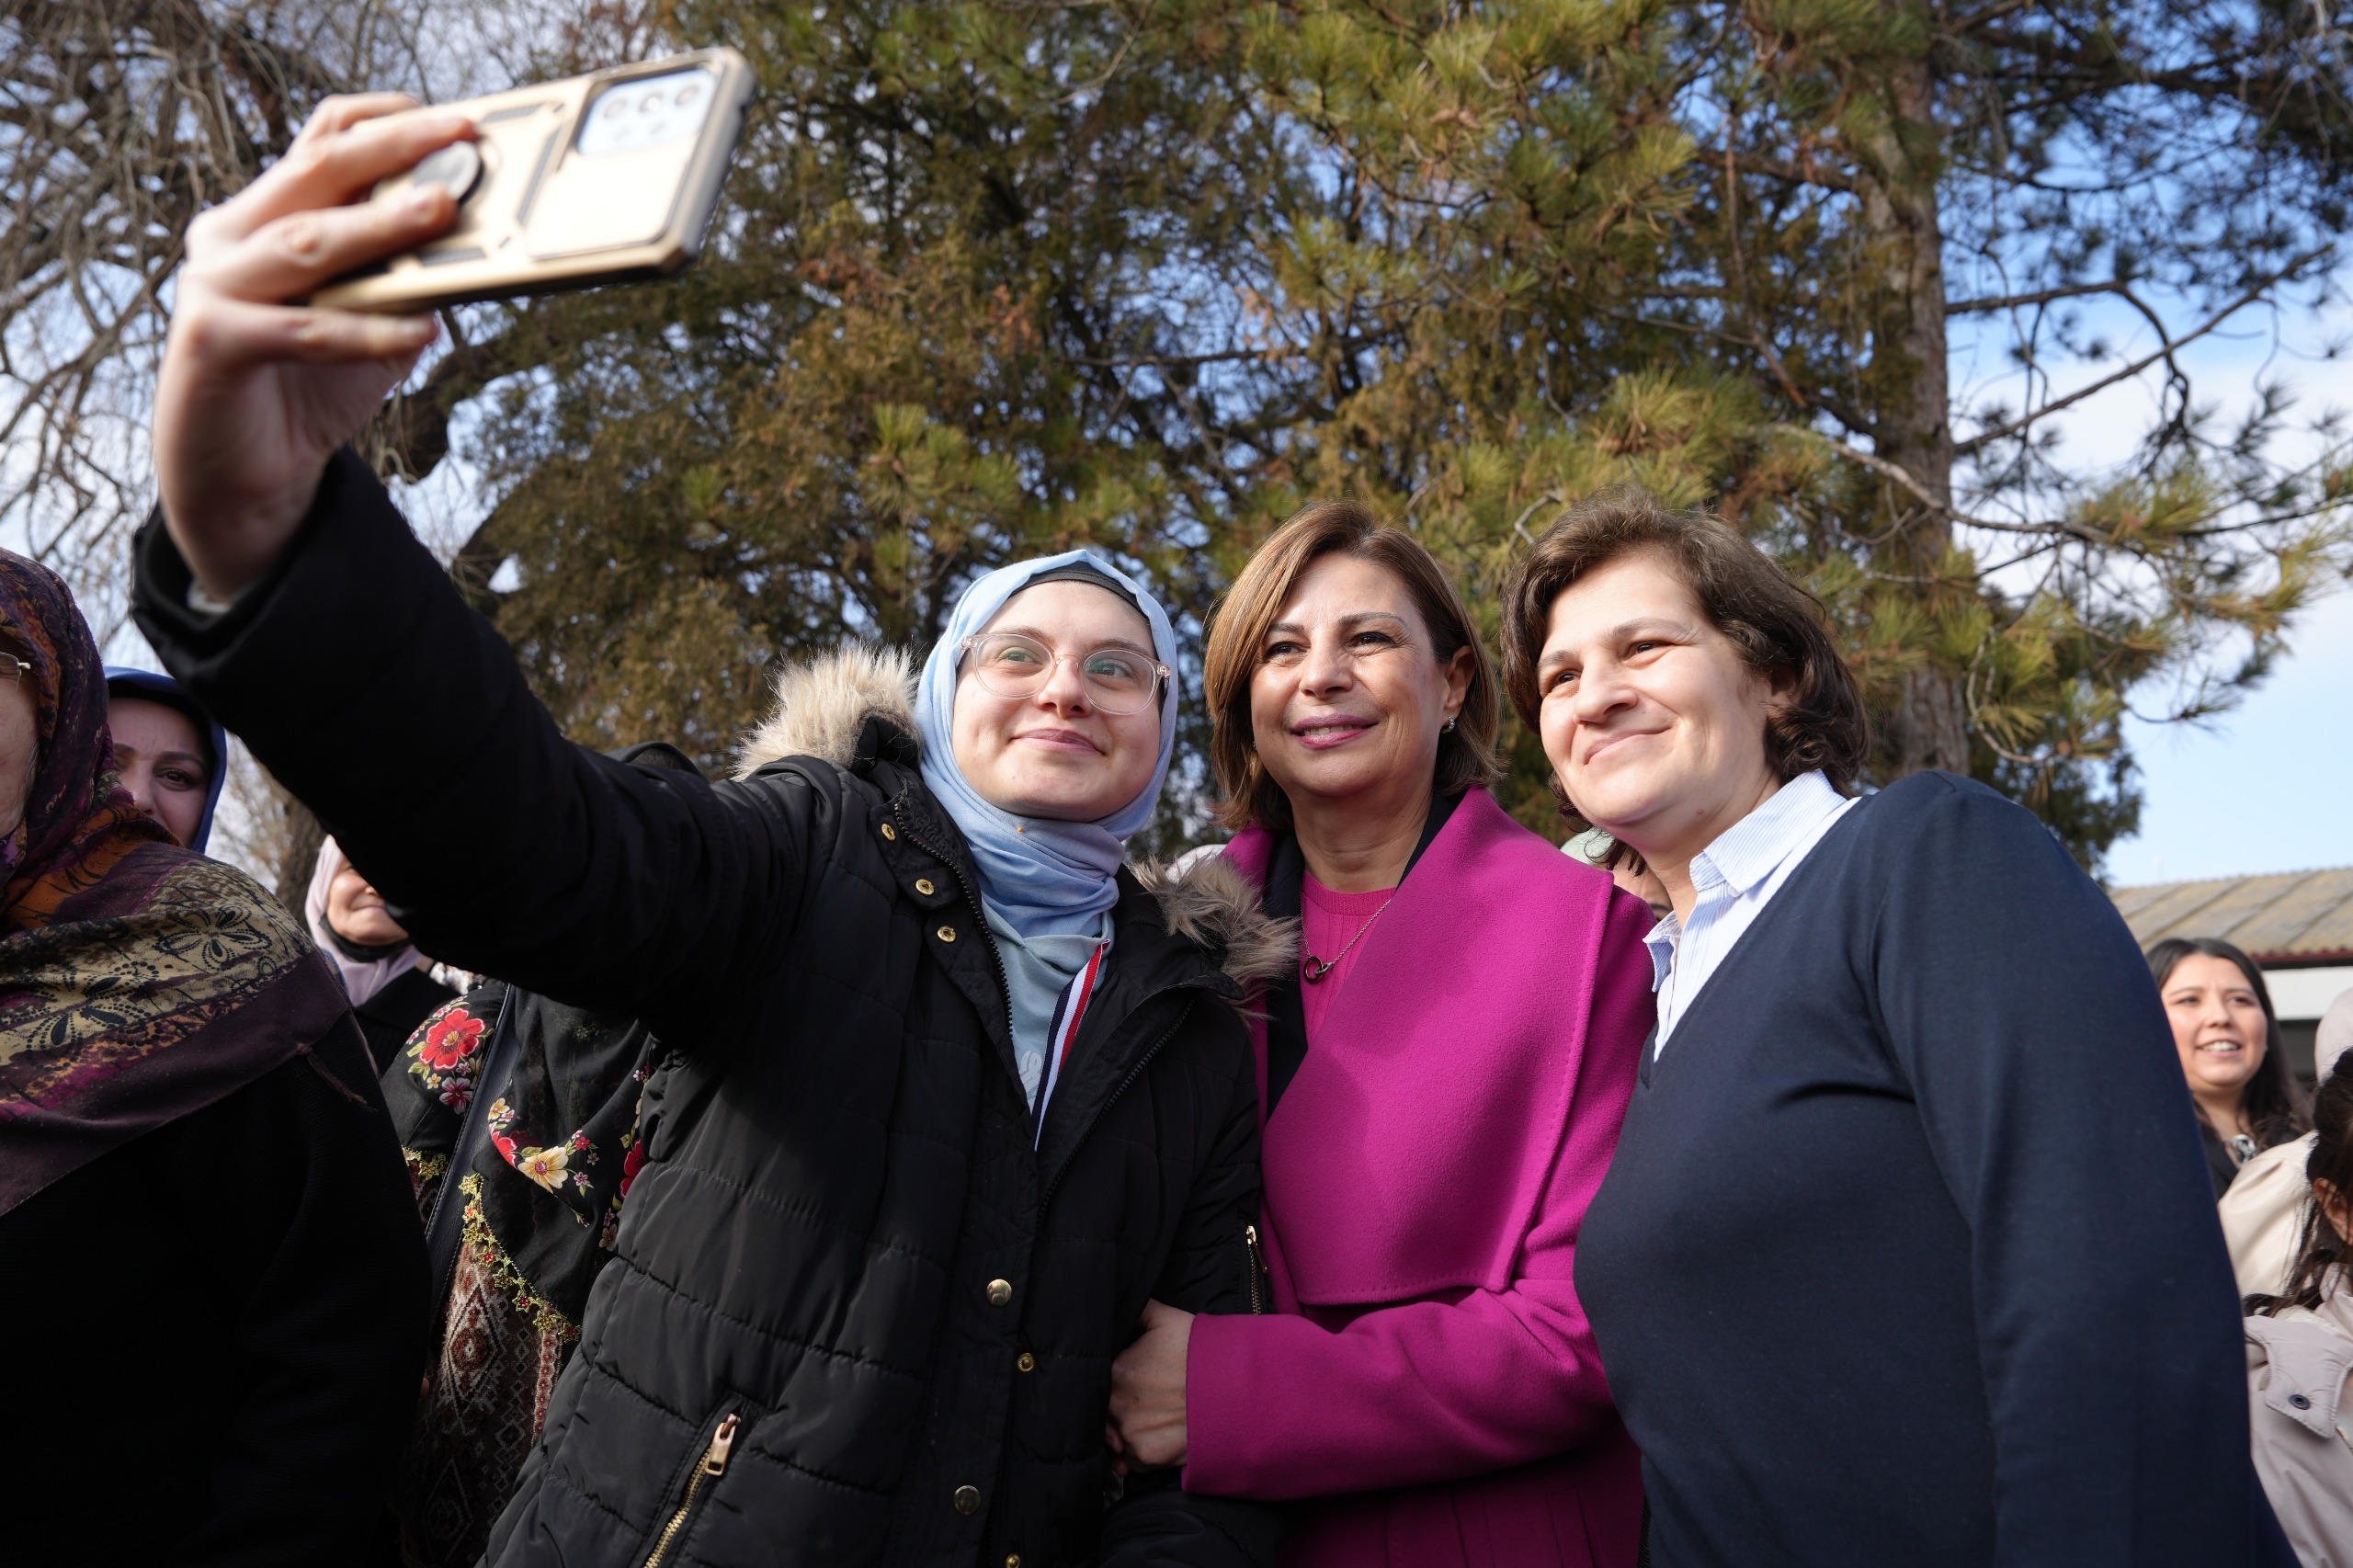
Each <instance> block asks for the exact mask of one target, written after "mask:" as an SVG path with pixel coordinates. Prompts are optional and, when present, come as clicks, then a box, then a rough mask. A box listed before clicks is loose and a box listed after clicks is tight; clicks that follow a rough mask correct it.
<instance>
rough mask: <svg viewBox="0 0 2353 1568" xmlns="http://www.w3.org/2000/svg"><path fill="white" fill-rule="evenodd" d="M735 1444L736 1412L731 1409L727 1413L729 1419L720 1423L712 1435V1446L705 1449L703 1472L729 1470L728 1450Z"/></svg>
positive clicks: (720, 1473) (720, 1472)
mask: <svg viewBox="0 0 2353 1568" xmlns="http://www.w3.org/2000/svg"><path fill="white" fill-rule="evenodd" d="M734 1446H735V1413H734V1412H733V1411H732V1410H731V1411H729V1412H728V1413H727V1419H726V1420H724V1421H722V1422H721V1423H720V1424H719V1430H718V1431H716V1432H713V1433H712V1434H711V1435H710V1448H708V1449H704V1450H703V1455H702V1472H703V1473H704V1474H705V1475H724V1474H725V1473H726V1472H727V1454H728V1450H730V1449H733V1448H734Z"/></svg>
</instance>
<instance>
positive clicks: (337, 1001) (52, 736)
mask: <svg viewBox="0 0 2353 1568" xmlns="http://www.w3.org/2000/svg"><path fill="white" fill-rule="evenodd" d="M0 631H6V634H7V635H8V637H9V638H11V639H12V640H14V641H15V642H18V643H19V644H21V645H22V646H23V647H24V649H25V650H26V654H25V656H26V658H27V659H28V662H30V663H31V665H32V666H33V669H32V673H31V675H30V676H29V677H28V678H29V680H30V683H31V685H32V687H33V696H34V705H35V710H36V712H37V715H38V719H37V725H36V739H35V744H36V747H37V756H36V758H35V762H34V768H33V778H32V785H31V790H30V792H29V794H28V798H27V801H26V803H25V814H24V819H23V821H22V822H21V823H19V824H17V827H16V828H15V829H14V830H12V831H11V832H10V833H9V834H8V835H6V838H5V839H0V1214H6V1213H7V1212H9V1211H10V1210H14V1209H15V1208H16V1207H17V1205H19V1204H21V1203H23V1202H25V1201H26V1200H27V1199H30V1198H32V1197H33V1196H34V1195H35V1194H37V1193H39V1192H40V1191H41V1189H42V1188H44V1187H47V1186H49V1185H50V1184H51V1182H54V1181H56V1180H58V1179H59V1178H61V1177H63V1176H68V1175H71V1174H72V1173H73V1172H74V1171H76V1170H78V1169H80V1168H81V1167H82V1166H84V1165H88V1164H89V1163H90V1162H91V1161H93V1160H95V1159H97V1158H98V1157H99V1156H100V1155H102V1154H105V1153H108V1152H109V1151H110V1150H113V1149H115V1148H118V1147H119V1146H120V1145H122V1144H124V1143H127V1142H131V1140H132V1139H134V1138H137V1137H140V1136H141V1135H142V1134H144V1133H147V1132H150V1131H153V1130H155V1129H156V1128H159V1127H161V1126H163V1125H165V1123H167V1122H171V1121H175V1120H177V1119H180V1118H182V1117H185V1116H188V1115H189V1114H191V1113H192V1112H195V1111H197V1110H200V1109H202V1108H204V1107H206V1106H208V1105H210V1104H212V1103H213V1102H215V1101H217V1100H220V1099H222V1098H225V1097H226V1096H229V1095H231V1094H233V1093H235V1092H236V1091H237V1090H239V1089H241V1088H243V1087H244V1086H245V1085H248V1084H250V1083H252V1082H254V1081H255V1080H256V1079H257V1078H259V1077H261V1076H262V1075H263V1074H266V1073H268V1072H270V1071H271V1070H272V1069H274V1068H277V1067H278V1066H281V1065H283V1064H284V1063H285V1062H289V1061H290V1060H291V1059H292V1058H293V1057H294V1056H295V1054H296V1053H297V1052H299V1051H305V1050H307V1049H309V1047H310V1046H311V1045H312V1044H313V1042H315V1041H316V1040H319V1039H321V1038H322V1037H324V1035H325V1034H326V1033H327V1031H329V1030H330V1029H332V1028H335V1025H336V1024H337V1023H338V1022H339V1021H341V1020H342V1019H343V1018H345V1017H347V1008H346V1004H345V1002H344V998H343V992H342V989H341V987H339V986H338V985H336V984H335V977H334V975H333V974H331V973H330V972H328V971H327V970H326V968H325V967H324V965H323V964H322V963H321V962H320V961H319V960H318V958H317V957H316V955H315V954H314V953H313V951H312V949H311V945H310V943H309V942H307V941H306V940H304V939H303V937H302V933H301V928H300V927H299V926H296V925H295V924H294V922H293V921H292V919H290V917H289V916H288V915H287V914H286V912H285V911H284V910H283V909H282V908H280V907H279V906H278V902H277V901H276V900H275V899H273V898H271V897H270V896H269V895H268V894H267V893H266V892H263V891H262V890H261V889H260V888H259V887H257V886H256V885H255V883H254V882H253V881H252V879H251V878H249V877H247V876H245V875H244V873H243V872H241V871H238V870H236V869H233V868H232V867H229V866H224V865H222V864H221V863H219V862H218V861H214V860H208V859H206V858H204V857H202V856H200V855H198V854H196V853H194V852H193V851H190V850H187V849H182V848H181V847H180V846H177V845H176V844H174V843H173V842H171V838H170V835H167V834H166V833H165V831H164V829H163V828H162V827H161V826H159V825H158V824H156V823H154V822H153V820H151V819H150V818H149V817H147V816H146V815H145V814H144V813H143V812H141V811H140V810H139V809H138V808H137V807H136V806H135V805H133V804H132V803H131V796H130V794H129V793H128V792H127V791H125V790H122V789H120V788H119V785H118V783H117V781H116V778H115V772H114V745H113V742H112V739H111V737H110V736H109V735H108V732H107V686H106V676H105V673H104V670H103V668H102V666H101V665H100V664H99V661H98V650H97V644H96V643H95V642H93V641H92V639H91V637H90V629H89V627H88V626H87V625H86V624H85V622H84V621H83V619H82V613H81V611H80V610H79V609H77V608H74V599H73V596H72V595H71V594H70V593H68V592H67V590H66V587H65V585H64V584H63V583H62V582H60V581H59V580H58V578H57V576H56V574H54V573H51V571H49V570H48V568H46V567H44V566H41V565H40V564H38V563H36V562H31V561H28V560H26V559H25V558H24V557H23V556H20V555H16V554H12V553H10V552H8V551H0Z"/></svg>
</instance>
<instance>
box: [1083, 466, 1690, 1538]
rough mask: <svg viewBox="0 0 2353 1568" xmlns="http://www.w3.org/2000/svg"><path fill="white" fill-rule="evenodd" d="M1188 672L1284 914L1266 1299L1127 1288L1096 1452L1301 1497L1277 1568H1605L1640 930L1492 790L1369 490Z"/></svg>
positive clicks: (1598, 878) (1276, 543) (1278, 547)
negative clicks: (1605, 1365)
mask: <svg viewBox="0 0 2353 1568" xmlns="http://www.w3.org/2000/svg"><path fill="white" fill-rule="evenodd" d="M1206 676H1207V686H1208V695H1209V703H1210V710H1211V716H1212V722H1213V723H1214V724H1215V726H1216V728H1215V733H1214V736H1213V739H1212V743H1211V753H1212V756H1213V759H1214V761H1215V764H1216V767H1217V770H1218V775H1219V780H1220V783H1221V784H1222V787H1223V790H1224V792H1225V795H1226V797H1227V799H1228V801H1229V802H1230V804H1229V806H1228V817H1227V820H1228V821H1229V823H1230V824H1232V825H1233V826H1235V827H1238V828H1240V829H1242V830H1243V831H1242V833H1241V835H1240V836H1239V837H1237V838H1236V839H1235V840H1234V841H1233V843H1232V844H1231V845H1229V846H1227V848H1226V850H1225V854H1226V856H1227V858H1229V859H1231V860H1232V861H1233V863H1234V864H1235V866H1236V867H1237V868H1238V869H1241V870H1242V871H1243V872H1244V873H1245V875H1246V876H1247V877H1249V878H1250V879H1251V880H1252V881H1254V882H1256V884H1257V885H1258V886H1259V887H1260V888H1261V889H1262V891H1263V894H1264V896H1265V898H1266V901H1267V909H1268V912H1269V913H1271V914H1275V915H1296V916H1299V917H1301V919H1302V944H1301V948H1302V957H1301V960H1300V970H1299V972H1298V973H1297V974H1296V975H1295V976H1291V977H1289V978H1287V979H1286V980H1285V981H1282V982H1279V983H1277V984H1276V985H1274V986H1273V987H1272V988H1271V989H1270V990H1269V992H1268V993H1267V995H1266V996H1265V997H1264V998H1263V1006H1262V1008H1261V1011H1262V1013H1263V1015H1264V1017H1263V1020H1262V1022H1261V1023H1260V1024H1258V1025H1257V1026H1256V1027H1255V1028H1254V1031H1253V1032H1254V1035H1255V1039H1256V1046H1257V1052H1258V1072H1259V1075H1260V1076H1259V1089H1260V1093H1259V1105H1260V1108H1261V1109H1260V1114H1261V1116H1262V1117H1263V1118H1264V1137H1265V1144H1264V1149H1265V1155H1264V1157H1265V1170H1266V1197H1265V1211H1264V1223H1263V1224H1262V1225H1261V1226H1260V1228H1259V1230H1258V1233H1257V1237H1256V1240H1257V1244H1258V1247H1259V1250H1260V1253H1261V1256H1262V1259H1263V1264H1264V1267H1265V1270H1266V1273H1267V1278H1268V1284H1269V1287H1270V1299H1269V1301H1268V1305H1269V1306H1270V1307H1271V1308H1272V1311H1271V1312H1267V1313H1263V1314H1259V1315H1248V1316H1229V1317H1222V1318H1211V1317H1198V1318H1197V1317H1193V1316H1191V1315H1189V1314H1187V1313H1184V1312H1175V1311H1173V1310H1170V1309H1168V1308H1166V1307H1164V1306H1162V1305H1160V1304H1159V1303H1157V1302H1155V1303H1154V1304H1153V1306H1152V1307H1150V1308H1149V1309H1147V1312H1146V1314H1145V1332H1144V1333H1143V1335H1142V1337H1140V1338H1139V1339H1138V1340H1137V1342H1136V1343H1135V1345H1134V1346H1131V1348H1130V1349H1129V1351H1128V1352H1127V1353H1126V1354H1125V1355H1124V1356H1123V1357H1122V1358H1120V1362H1119V1363H1118V1365H1117V1366H1116V1367H1115V1368H1114V1369H1113V1386H1112V1406H1111V1408H1112V1415H1113V1418H1114V1431H1113V1434H1112V1442H1113V1446H1114V1447H1115V1448H1118V1449H1121V1450H1122V1451H1123V1452H1124V1453H1125V1455H1126V1458H1127V1461H1128V1462H1129V1463H1130V1464H1132V1465H1136V1466H1154V1465H1167V1464H1176V1463H1182V1464H1183V1466H1184V1483H1185V1486H1186V1488H1187V1489H1188V1491H1192V1492H1197V1493H1212V1494H1228V1495H1238V1496H1246V1497H1253V1498H1259V1499H1269V1500H1283V1501H1294V1500H1295V1501H1298V1502H1300V1503H1301V1504H1302V1506H1300V1507H1298V1508H1297V1509H1295V1510H1294V1517H1293V1520H1292V1525H1291V1529H1290V1536H1289V1539H1288V1540H1287V1541H1286V1543H1285V1546H1284V1549H1283V1562H1285V1564H1286V1565H1288V1568H1322V1565H1325V1564H1329V1565H1332V1568H1340V1565H1344V1564H1349V1565H1353V1564H1362V1563H1369V1562H1414V1563H1416V1564H1424V1565H1438V1568H1442V1565H1444V1564H1449V1563H1461V1564H1465V1565H1469V1564H1474V1563H1475V1564H1482V1565H1485V1564H1496V1565H1508V1564H1522V1563H1525V1564H1537V1563H1543V1564H1553V1563H1563V1564H1573V1565H1574V1564H1588V1563H1590V1564H1611V1565H1617V1564H1631V1563H1632V1562H1634V1561H1635V1558H1636V1554H1637V1552H1638V1551H1639V1546H1640V1538H1641V1530H1642V1511H1643V1504H1642V1483H1641V1461H1640V1459H1639V1457H1638V1456H1637V1454H1636V1452H1635V1450H1634V1447H1633V1444H1632V1442H1631V1439H1630V1438H1629V1437H1628V1436H1627V1434H1626V1431H1625V1428H1624V1427H1623V1426H1621V1425H1620V1422H1619V1419H1618V1415H1617V1412H1616V1410H1615V1409H1614V1408H1613V1406H1612V1404H1611V1402H1610V1394H1609V1388H1608V1383H1607V1381H1605V1380H1604V1378H1603V1375H1602V1369H1601V1364H1600V1360H1599V1358H1598V1356H1597V1353H1596V1351H1595V1348H1594V1339H1593V1333H1592V1330H1591V1328H1590V1326H1589V1325H1588V1324H1586V1315H1585V1311H1584V1309H1583V1307H1582V1306H1581V1305H1580V1304H1579V1302H1578V1300H1577V1292H1576V1287H1575V1283H1574V1278H1573V1270H1574V1260H1575V1250H1576V1238H1577V1233H1578V1230H1579V1228H1580V1225H1581V1224H1582V1221H1583V1220H1584V1216H1585V1210H1586V1204H1587V1203H1588V1202H1590V1201H1591V1199H1592V1197H1593V1194H1594V1192H1595V1190H1596V1189H1597V1187H1599V1186H1600V1184H1601V1178H1602V1176H1603V1173H1604V1172H1605V1171H1606V1170H1607V1169H1608V1164H1609V1159H1610V1154H1611V1152H1612V1150H1613V1149H1614V1148H1615V1147H1616V1144H1617V1142H1618V1129H1619V1123H1620V1120H1621V1119H1622V1118H1623V1117H1624V1114H1625V1110H1626V1105H1627V1101H1628V1098H1629V1096H1631V1093H1632V1091H1633V1087H1634V1079H1635V1074H1636V1072H1637V1069H1638V1064H1639V1061H1640V1056H1641V1048H1642V1042H1643V1038H1644V1036H1645V1035H1646V1034H1647V1032H1648V1031H1649V1029H1650V1027H1651V1020H1652V1001H1651V995H1650V984H1649V981H1650V966H1649V961H1648V960H1647V959H1646V958H1645V957H1644V954H1643V933H1644V932H1645V931H1646V930H1647V929H1648V928H1649V926H1651V924H1652V917H1651V915H1650V913H1649V911H1648V910H1647V909H1645V908H1644V907H1643V903H1642V902H1641V900H1639V899H1637V898H1634V897H1633V896H1631V894H1627V893H1624V892H1618V891H1617V890H1616V889H1614V888H1613V887H1612V885H1611V883H1610V880H1609V878H1608V876H1607V875H1605V874H1604V873H1602V872H1600V871H1598V870H1596V869H1592V868H1590V867H1588V866H1585V865H1583V864H1580V863H1578V862H1576V861H1574V860H1573V859H1571V858H1568V857H1566V856H1563V855H1562V854H1560V853H1559V852H1558V851H1557V850H1555V849H1554V848H1553V847H1552V846H1551V845H1550V844H1548V843H1546V842H1545V841H1544V840H1543V839H1541V838H1540V837H1538V836H1537V835H1535V834H1533V833H1530V832H1529V830H1528V829H1526V828H1524V827H1522V826H1520V825H1519V824H1517V823H1515V822H1514V821H1513V820H1512V819H1511V818H1510V817H1509V816H1507V815H1506V813H1505V812H1504V811H1503V810H1502V809H1501V808H1500V807H1499V806H1497V805H1496V804H1495V801H1494V800H1493V799H1492V798H1491V797H1490V796H1489V795H1488V794H1487V792H1486V790H1484V789H1483V785H1484V784H1486V783H1487V782H1488V781H1490V780H1491V779H1493V778H1495V776H1496V774H1497V772H1498V768H1497V765H1496V762H1495V749H1494V748H1495V729H1496V720H1497V704H1496V683H1495V676H1494V674H1493V672H1492V669H1491V667H1490V665H1489V663H1488V660H1487V657H1486V654H1485V652H1484V650H1483V648H1482V647H1481V646H1480V644H1479V642H1478V639H1477V637H1476V635H1475V633H1474V632H1473V631H1472V622H1471V619H1470V617H1469V615H1468V614H1467V612H1466V611H1465V610H1464V608H1463V606H1462V602H1461V597H1459V596H1458V595H1457V594H1456V593H1455V591H1454V589H1453V586H1452V585H1450V584H1449V582H1448V580H1447V578H1446V576H1445V574H1443V573H1442V572H1441V571H1440V570H1439V568H1438V565H1437V563H1436V562H1434V561H1432V560H1431V559H1430V557H1429V555H1428V553H1427V551H1424V550H1423V548H1422V547H1421V545H1420V544H1418V543H1417V542H1415V540H1413V539H1412V538H1411V537H1410V536H1408V535H1406V534H1404V533H1401V532H1399V531H1398V530H1396V529H1394V528H1386V527H1383V526H1381V525H1380V524H1379V523H1377V522H1376V521H1375V520H1374V519H1373V518H1372V517H1370V515H1369V514H1367V513H1366V512H1365V511H1363V510H1362V509H1361V508H1359V507H1357V506H1350V505H1346V504H1337V503H1334V504H1325V505H1322V506H1313V507H1311V508H1309V509H1308V510H1307V511H1305V512H1303V513H1302V514H1300V515H1299V516H1298V517H1294V518H1292V519H1291V520H1290V522H1289V523H1287V524H1285V525H1284V526H1283V528H1280V529H1279V530H1278V531H1277V532H1276V534H1275V535H1274V537H1273V538H1272V539H1270V540H1268V541H1267V544H1266V545H1265V547H1264V548H1262V549H1261V550H1260V551H1258V553H1257V554H1256V556H1255V557H1254V558H1253V559H1252V561H1251V562H1250V564H1249V566H1248V567H1247V568H1246V569H1245V571H1244V572H1243V574H1242V575H1241V578H1240V579H1239V581H1237V582H1236V583H1235V584H1234V586H1233V593H1232V595H1231V596H1230V597H1228V599H1227V600H1226V602H1225V604H1224V606H1223V608H1222V610H1221V611H1220V613H1219V615H1218V618H1217V621H1216V624H1215V626H1214V627H1213V628H1212V630H1211V634H1210V642H1209V650H1208V657H1207V660H1206Z"/></svg>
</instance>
